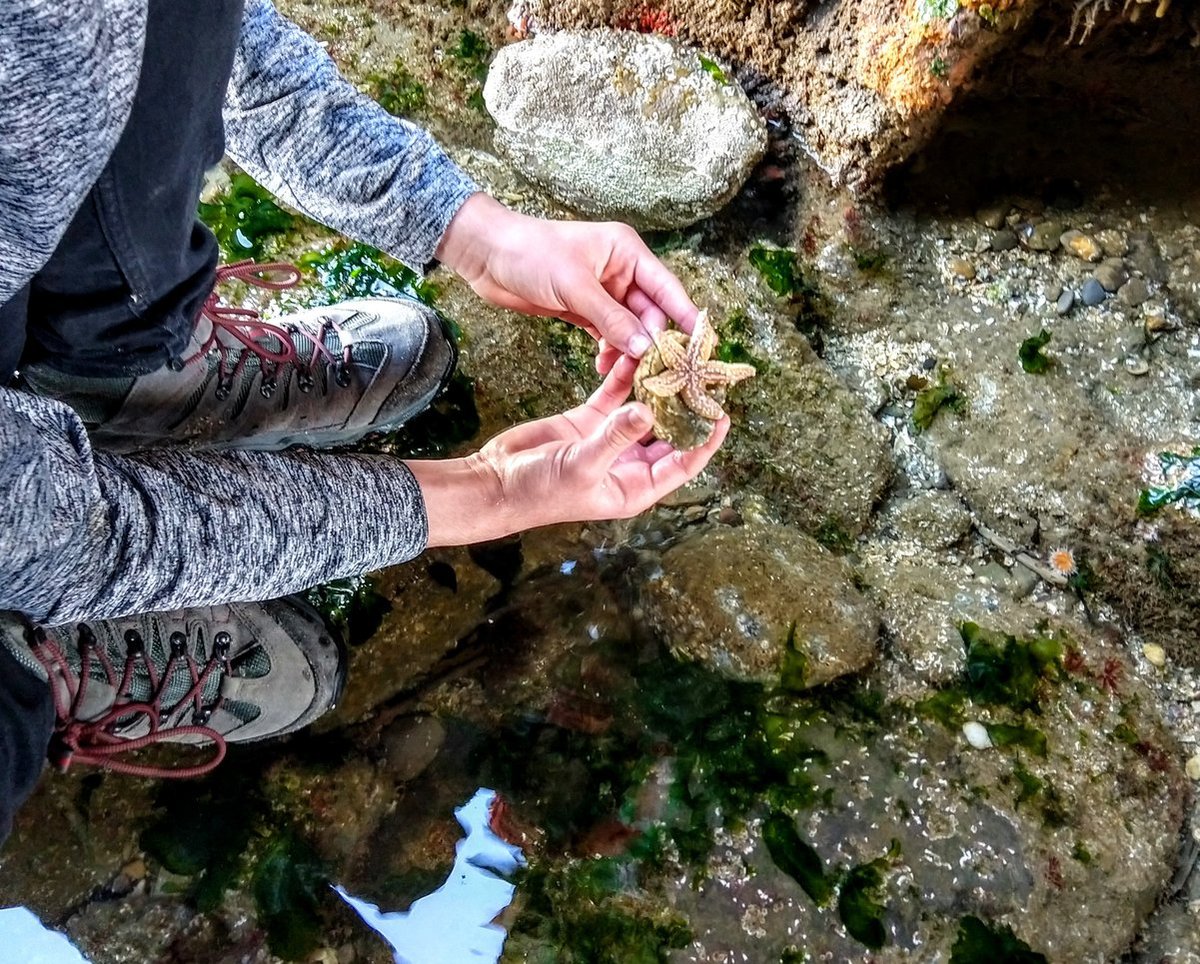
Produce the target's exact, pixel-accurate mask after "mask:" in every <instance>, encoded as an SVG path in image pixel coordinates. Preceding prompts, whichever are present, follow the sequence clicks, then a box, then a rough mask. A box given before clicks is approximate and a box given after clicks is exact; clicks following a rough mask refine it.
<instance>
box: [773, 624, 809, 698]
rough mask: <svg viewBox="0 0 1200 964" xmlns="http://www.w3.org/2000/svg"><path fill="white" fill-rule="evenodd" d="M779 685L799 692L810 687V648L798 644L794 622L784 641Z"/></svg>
mask: <svg viewBox="0 0 1200 964" xmlns="http://www.w3.org/2000/svg"><path fill="white" fill-rule="evenodd" d="M779 685H780V686H781V687H782V688H783V689H785V690H793V691H797V692H799V691H801V690H805V689H807V688H808V650H807V649H803V648H801V647H799V646H797V645H796V624H795V623H794V622H793V623H792V624H791V626H789V627H788V634H787V639H786V640H784V643H783V661H782V665H781V667H780V674H779Z"/></svg>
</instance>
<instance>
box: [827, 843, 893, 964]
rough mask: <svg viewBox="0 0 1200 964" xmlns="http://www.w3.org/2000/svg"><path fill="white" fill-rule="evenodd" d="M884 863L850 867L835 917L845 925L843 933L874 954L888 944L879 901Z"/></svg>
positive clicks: (883, 861)
mask: <svg viewBox="0 0 1200 964" xmlns="http://www.w3.org/2000/svg"><path fill="white" fill-rule="evenodd" d="M887 864H888V861H887V859H886V858H883V859H881V860H873V861H871V863H869V864H860V865H859V866H857V867H854V868H852V869H851V870H850V871H849V872H848V873H847V874H846V877H845V880H843V881H842V886H841V890H840V892H839V893H838V917H840V918H841V920H842V923H843V924H845V925H846V932H847V933H848V934H849V935H850V936H851V937H853V938H854V939H855V940H856V941H858V942H859V943H861V944H864V945H865V946H867V947H869V948H870V949H871V950H873V951H877V950H879V949H880V948H881V947H883V946H884V944H886V943H887V930H886V929H885V928H884V926H883V915H884V911H885V908H884V906H883V904H882V903H881V902H880V897H881V894H882V892H883V871H884V870H885V869H886V867H887Z"/></svg>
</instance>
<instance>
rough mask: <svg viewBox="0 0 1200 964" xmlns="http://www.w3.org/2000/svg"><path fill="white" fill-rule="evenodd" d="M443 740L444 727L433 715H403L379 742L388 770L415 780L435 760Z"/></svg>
mask: <svg viewBox="0 0 1200 964" xmlns="http://www.w3.org/2000/svg"><path fill="white" fill-rule="evenodd" d="M445 741H446V729H445V727H444V726H442V724H441V722H440V721H439V720H438V719H437V717H434V716H418V717H403V718H401V719H399V720H397V721H396V722H395V723H392V724H391V725H390V726H389V727H388V728H387V729H386V730H384V731H383V737H382V739H381V741H380V742H381V744H382V747H383V754H384V760H385V762H386V766H387V769H388V771H389V774H390V775H391V776H392V777H393V778H394V779H396V780H400V781H407V780H415V779H416V778H417V777H419V776H420V775H421V774H422V773H424V772H425V768H426V767H428V766H429V764H431V763H432V762H433V761H434V758H435V757H436V756H437V755H438V752H439V751H440V750H441V749H442V744H443V743H444V742H445Z"/></svg>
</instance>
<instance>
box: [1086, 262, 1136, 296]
mask: <svg viewBox="0 0 1200 964" xmlns="http://www.w3.org/2000/svg"><path fill="white" fill-rule="evenodd" d="M1092 277H1093V278H1095V279H1096V280H1097V281H1099V282H1100V284H1101V285H1102V286H1103V287H1104V290H1105V291H1107V292H1109V293H1112V292H1114V291H1119V290H1120V288H1121V286H1122V285H1123V284H1125V282H1126V281H1128V280H1129V271H1128V270H1126V268H1125V262H1124V261H1122V260H1121V259H1120V258H1109V259H1108V260H1107V261H1105V262H1104V264H1102V265H1100V267H1099V268H1097V269H1096V270H1095V271H1094V272H1092Z"/></svg>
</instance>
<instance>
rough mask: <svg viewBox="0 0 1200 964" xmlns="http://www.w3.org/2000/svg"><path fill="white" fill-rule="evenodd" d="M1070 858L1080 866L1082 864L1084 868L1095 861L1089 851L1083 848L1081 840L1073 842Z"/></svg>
mask: <svg viewBox="0 0 1200 964" xmlns="http://www.w3.org/2000/svg"><path fill="white" fill-rule="evenodd" d="M1071 856H1072V857H1074V858H1075V859H1076V860H1077V861H1079V862H1080V863H1081V864H1083V865H1084V866H1085V867H1089V866H1091V864H1092V862H1093V861H1094V860H1095V859H1096V858H1095V857H1093V856H1092V852H1091V851H1090V850H1088V849H1087V847H1086V846H1084V843H1083V841H1082V840H1076V841H1075V847H1074V849H1073V850H1072V851H1071Z"/></svg>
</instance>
